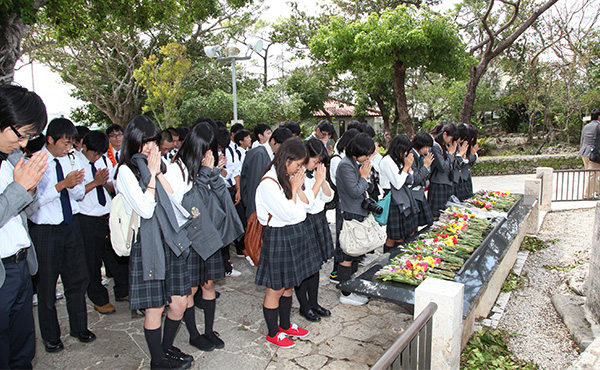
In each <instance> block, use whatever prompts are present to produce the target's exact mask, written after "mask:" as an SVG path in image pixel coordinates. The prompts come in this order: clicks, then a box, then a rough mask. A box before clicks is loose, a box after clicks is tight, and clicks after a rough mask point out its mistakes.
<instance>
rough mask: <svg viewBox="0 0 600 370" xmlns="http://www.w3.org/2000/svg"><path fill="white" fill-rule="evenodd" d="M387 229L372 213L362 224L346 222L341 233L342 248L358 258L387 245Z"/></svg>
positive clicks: (351, 221) (355, 221)
mask: <svg viewBox="0 0 600 370" xmlns="http://www.w3.org/2000/svg"><path fill="white" fill-rule="evenodd" d="M386 238H387V234H386V231H385V227H384V226H381V225H379V223H378V222H377V221H375V218H374V217H373V215H372V214H371V213H369V215H368V216H367V217H365V219H364V220H363V221H362V222H359V221H357V220H344V224H343V225H342V231H341V232H340V247H341V248H342V250H343V251H344V253H346V254H347V255H349V256H352V257H357V256H360V255H363V254H365V253H369V252H370V251H372V250H374V249H376V248H378V247H381V246H382V245H383V244H385V240H386Z"/></svg>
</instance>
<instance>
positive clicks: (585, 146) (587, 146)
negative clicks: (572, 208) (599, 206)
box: [578, 108, 600, 198]
mask: <svg viewBox="0 0 600 370" xmlns="http://www.w3.org/2000/svg"><path fill="white" fill-rule="evenodd" d="M599 115H600V109H598V108H595V109H593V110H592V114H591V118H592V121H591V122H590V123H588V124H587V125H585V126H583V129H582V130H581V131H582V132H581V149H579V153H578V154H579V155H580V156H581V158H582V159H583V166H584V168H585V169H586V170H597V169H600V163H596V162H592V161H590V153H591V151H592V148H593V147H594V144H595V143H596V134H597V133H598V129H599V127H600V125H599V123H598V116H599ZM598 188H599V184H598V175H597V174H594V173H590V174H589V175H588V183H587V185H586V186H585V188H584V191H583V197H584V198H595V197H597V196H598V193H599V191H598Z"/></svg>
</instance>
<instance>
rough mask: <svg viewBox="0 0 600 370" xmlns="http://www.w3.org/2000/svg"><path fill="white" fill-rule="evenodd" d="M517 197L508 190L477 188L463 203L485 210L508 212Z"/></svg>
mask: <svg viewBox="0 0 600 370" xmlns="http://www.w3.org/2000/svg"><path fill="white" fill-rule="evenodd" d="M518 199H519V198H518V196H516V195H513V194H511V193H510V192H508V191H505V192H501V191H489V190H479V191H478V192H476V193H475V194H474V195H473V196H472V197H471V198H469V199H467V200H465V203H467V204H472V205H474V206H475V207H477V208H480V209H484V210H487V211H497V212H508V211H509V210H510V207H512V206H513V204H515V202H516V201H517V200H518Z"/></svg>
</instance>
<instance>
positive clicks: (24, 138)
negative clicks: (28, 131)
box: [8, 124, 40, 141]
mask: <svg viewBox="0 0 600 370" xmlns="http://www.w3.org/2000/svg"><path fill="white" fill-rule="evenodd" d="M8 127H10V129H11V130H13V132H14V133H15V135H17V141H25V140H27V141H29V140H35V139H37V138H38V137H40V134H36V135H28V136H25V135H23V134H21V133H20V132H19V131H18V130H17V129H16V128H15V126H13V125H10V124H9V125H8Z"/></svg>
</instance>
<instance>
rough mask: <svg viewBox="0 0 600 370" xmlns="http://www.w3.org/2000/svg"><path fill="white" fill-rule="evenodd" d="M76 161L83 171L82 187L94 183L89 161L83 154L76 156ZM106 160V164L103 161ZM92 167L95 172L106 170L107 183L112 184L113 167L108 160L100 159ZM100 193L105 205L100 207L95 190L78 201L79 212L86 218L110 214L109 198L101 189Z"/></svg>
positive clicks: (104, 190) (103, 189) (105, 191)
mask: <svg viewBox="0 0 600 370" xmlns="http://www.w3.org/2000/svg"><path fill="white" fill-rule="evenodd" d="M76 157H77V159H78V160H79V161H80V162H81V166H82V167H83V169H84V170H85V177H84V178H83V183H84V185H87V184H89V183H90V182H92V181H94V175H92V165H91V164H90V161H89V160H88V159H87V158H86V157H85V155H83V153H79V152H78V153H77V154H76ZM105 159H106V163H105V162H104V160H105ZM94 166H96V171H100V170H101V169H104V168H108V176H109V177H108V183H112V179H113V177H112V176H111V174H113V165H112V162H111V161H109V160H108V158H105V157H100V158H99V159H98V160H97V161H96V162H94ZM102 191H103V192H104V198H105V199H106V204H105V205H101V204H100V203H99V202H98V191H97V190H96V188H93V189H92V190H90V191H89V192H88V193H87V194H86V195H85V197H84V198H83V200H80V201H79V212H80V213H81V214H83V215H86V216H104V215H107V214H108V213H110V201H111V197H110V194H109V193H108V191H107V190H106V189H105V188H104V186H103V187H102Z"/></svg>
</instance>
